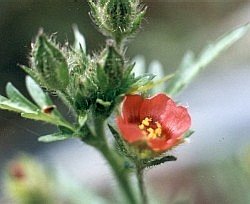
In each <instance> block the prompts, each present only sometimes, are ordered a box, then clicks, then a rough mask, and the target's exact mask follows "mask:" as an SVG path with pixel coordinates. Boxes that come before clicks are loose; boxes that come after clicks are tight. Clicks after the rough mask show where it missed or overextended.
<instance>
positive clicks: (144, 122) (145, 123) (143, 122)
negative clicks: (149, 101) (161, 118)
mask: <svg viewBox="0 0 250 204" xmlns="http://www.w3.org/2000/svg"><path fill="white" fill-rule="evenodd" d="M151 121H152V118H148V117H146V118H145V119H144V120H143V121H142V124H143V125H145V126H149V123H150V122H151Z"/></svg>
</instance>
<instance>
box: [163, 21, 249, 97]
mask: <svg viewBox="0 0 250 204" xmlns="http://www.w3.org/2000/svg"><path fill="white" fill-rule="evenodd" d="M249 27H250V25H249V24H246V25H244V26H241V27H239V28H237V29H235V30H233V31H231V32H230V33H228V34H226V35H224V36H222V37H221V38H219V39H218V40H216V41H215V42H214V43H212V44H210V45H208V46H207V47H206V48H205V49H204V50H203V51H202V53H201V54H200V56H199V57H198V58H197V59H196V60H195V59H194V56H193V54H192V53H191V52H189V53H187V54H186V55H185V56H184V59H183V61H182V63H181V65H180V67H179V69H178V70H177V72H176V75H175V77H174V78H173V79H172V80H171V81H170V83H169V85H168V87H167V89H166V92H167V93H168V94H169V95H172V96H174V95H176V94H178V93H179V92H180V91H182V90H183V89H184V88H186V87H187V86H188V84H189V83H190V82H191V81H192V80H193V78H194V77H195V76H196V75H197V74H198V73H199V72H200V71H201V70H202V69H203V68H204V67H205V66H207V65H208V64H209V63H210V62H212V61H213V60H214V59H215V58H216V57H217V56H218V55H219V54H220V53H221V52H222V51H224V50H226V49H227V48H228V47H230V46H231V45H232V44H233V43H235V42H236V41H237V40H239V39H240V38H241V37H243V36H244V35H245V34H246V32H247V31H248V29H249Z"/></svg>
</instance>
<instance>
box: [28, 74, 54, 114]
mask: <svg viewBox="0 0 250 204" xmlns="http://www.w3.org/2000/svg"><path fill="white" fill-rule="evenodd" d="M26 87H27V90H28V92H29V94H30V96H31V97H32V99H33V100H34V101H35V102H36V104H37V105H38V106H39V107H40V108H42V109H43V108H44V107H46V106H51V105H53V103H52V101H51V99H50V98H49V96H48V95H47V94H46V93H44V92H43V90H42V89H41V88H40V86H39V85H38V84H37V83H36V82H35V81H34V80H33V79H32V78H31V77H29V76H27V77H26Z"/></svg>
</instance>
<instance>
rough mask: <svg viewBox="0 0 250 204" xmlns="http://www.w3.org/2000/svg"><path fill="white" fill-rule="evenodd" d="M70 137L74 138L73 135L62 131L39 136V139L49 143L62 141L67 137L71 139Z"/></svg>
mask: <svg viewBox="0 0 250 204" xmlns="http://www.w3.org/2000/svg"><path fill="white" fill-rule="evenodd" d="M69 138H73V136H72V135H66V134H63V133H61V132H58V133H54V134H51V135H45V136H41V137H39V138H38V141H39V142H45V143H48V142H56V141H62V140H66V139H69Z"/></svg>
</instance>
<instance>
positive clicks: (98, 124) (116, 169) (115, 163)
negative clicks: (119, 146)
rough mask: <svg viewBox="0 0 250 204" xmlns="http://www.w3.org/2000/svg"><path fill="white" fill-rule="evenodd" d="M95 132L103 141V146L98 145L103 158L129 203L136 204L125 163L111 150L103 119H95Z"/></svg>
mask: <svg viewBox="0 0 250 204" xmlns="http://www.w3.org/2000/svg"><path fill="white" fill-rule="evenodd" d="M94 123H95V132H96V136H97V137H98V138H99V139H100V140H102V141H103V143H102V144H101V145H98V146H97V148H98V150H99V151H100V153H101V154H102V155H103V157H104V158H105V159H106V160H107V162H108V163H109V165H110V167H111V168H112V171H113V173H114V175H115V177H116V179H117V181H118V183H119V184H120V186H121V188H122V190H123V192H124V195H125V196H126V199H127V202H128V203H129V204H136V203H137V201H136V199H135V196H134V193H133V191H132V188H131V185H130V183H129V178H128V175H127V174H126V172H125V171H124V167H123V163H122V161H121V160H120V158H119V155H118V154H117V153H116V152H114V151H113V150H111V149H110V148H109V147H108V145H107V142H106V138H105V132H104V124H105V121H104V120H102V119H95V122H94Z"/></svg>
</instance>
